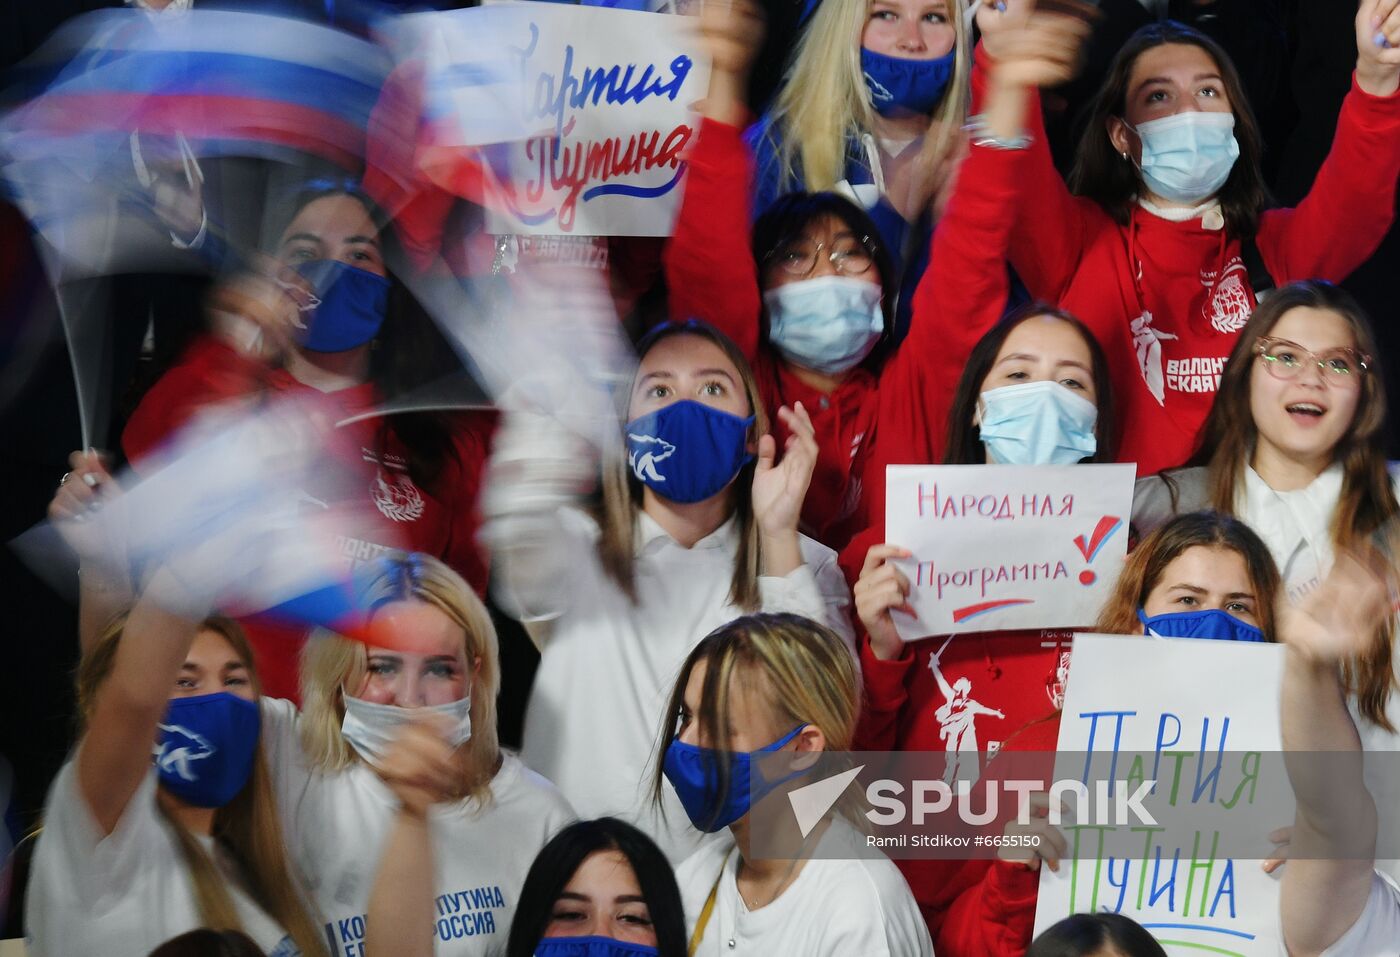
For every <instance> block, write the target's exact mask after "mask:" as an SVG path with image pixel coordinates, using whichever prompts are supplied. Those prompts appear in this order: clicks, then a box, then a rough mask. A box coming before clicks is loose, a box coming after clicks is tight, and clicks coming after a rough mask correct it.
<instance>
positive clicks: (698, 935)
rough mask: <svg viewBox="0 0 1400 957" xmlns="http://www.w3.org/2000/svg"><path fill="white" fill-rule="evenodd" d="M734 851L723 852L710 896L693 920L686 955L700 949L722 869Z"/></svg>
mask: <svg viewBox="0 0 1400 957" xmlns="http://www.w3.org/2000/svg"><path fill="white" fill-rule="evenodd" d="M733 853H734V849H733V848H730V849H729V850H728V851H726V852H725V854H724V860H723V861H721V862H720V865H719V874H718V875H717V876H716V877H715V882H714V883H713V884H712V885H710V896H709V897H706V898H705V906H704V907H702V908H700V919H699V920H697V921H696V922H695V932H694V933H692V934H691V935H690V944H689V945H688V946H687V947H686V949H685V952H686V957H695V952H696V951H697V950H699V949H700V941H702V940H703V939H704V938H705V928H706V927H707V926H709V923H710V916H711V915H712V914H714V912H715V898H716V897H718V896H719V882H720V881H722V880H724V869H725V868H726V867H728V866H729V855H730V854H733Z"/></svg>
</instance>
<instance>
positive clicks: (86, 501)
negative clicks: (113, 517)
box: [49, 450, 126, 569]
mask: <svg viewBox="0 0 1400 957" xmlns="http://www.w3.org/2000/svg"><path fill="white" fill-rule="evenodd" d="M68 466H69V472H68V474H66V475H64V476H63V479H62V481H60V482H59V484H58V490H57V491H55V492H54V496H53V501H51V502H50V503H49V520H50V521H51V522H53V524H54V527H55V528H56V529H57V530H58V533H59V534H60V535H61V536H63V540H64V541H65V542H67V543H68V546H69V547H70V548H72V549H73V551H74V552H75V553H76V554H77V556H78V561H79V562H81V563H82V564H83V565H84V566H86V567H88V568H89V569H91V568H92V567H94V566H97V567H105V568H112V569H124V568H125V564H126V549H125V547H124V544H123V543H122V542H119V541H116V540H115V539H114V537H113V536H112V534H111V530H110V529H108V528H106V526H98V525H96V524H94V523H89V522H87V521H86V519H87V517H88V516H89V515H92V514H93V513H94V512H96V511H97V510H98V509H100V508H102V505H103V503H105V502H110V501H112V500H114V499H115V498H116V497H117V496H118V495H120V494H121V488H120V486H118V485H117V481H116V479H114V478H112V473H110V472H108V471H107V465H106V463H105V462H104V461H103V457H102V454H101V453H99V452H96V451H92V450H88V451H86V452H74V453H73V454H72V455H70V456H68Z"/></svg>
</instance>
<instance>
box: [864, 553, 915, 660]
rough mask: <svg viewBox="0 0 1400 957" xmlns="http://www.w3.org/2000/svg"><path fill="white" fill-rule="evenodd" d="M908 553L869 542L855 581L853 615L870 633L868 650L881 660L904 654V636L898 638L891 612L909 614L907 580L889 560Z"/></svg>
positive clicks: (911, 612)
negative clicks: (868, 547)
mask: <svg viewBox="0 0 1400 957" xmlns="http://www.w3.org/2000/svg"><path fill="white" fill-rule="evenodd" d="M909 554H910V553H909V552H908V551H907V550H905V549H903V548H900V547H899V546H898V545H872V546H871V548H870V551H868V552H866V553H865V565H864V566H862V568H861V570H860V578H859V579H858V580H857V581H856V587H855V589H854V593H855V600H856V614H857V615H858V616H860V622H861V624H862V625H864V626H865V632H866V634H868V635H869V636H870V650H871V651H872V652H874V653H875V657H876V658H879V659H880V660H881V661H891V660H893V659H895V658H898V657H899V656H900V655H902V654H903V653H904V639H903V638H901V637H899V631H898V629H896V628H895V625H894V618H893V617H891V615H890V612H891V611H894V610H898V611H902V612H906V613H907V614H910V615H912V614H914V609H913V608H912V607H911V606H910V605H909V587H910V586H909V579H908V578H907V577H906V576H905V575H904V573H903V572H901V571H900V570H899V569H898V568H896V567H895V566H894V563H893V562H892V561H891V559H894V558H908V557H909Z"/></svg>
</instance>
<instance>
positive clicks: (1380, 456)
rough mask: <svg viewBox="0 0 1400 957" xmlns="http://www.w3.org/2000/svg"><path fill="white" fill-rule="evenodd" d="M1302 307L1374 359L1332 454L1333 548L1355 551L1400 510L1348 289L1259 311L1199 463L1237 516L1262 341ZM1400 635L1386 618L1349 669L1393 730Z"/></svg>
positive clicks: (1218, 498) (1233, 358)
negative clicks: (1390, 706)
mask: <svg viewBox="0 0 1400 957" xmlns="http://www.w3.org/2000/svg"><path fill="white" fill-rule="evenodd" d="M1300 308H1308V309H1325V310H1327V311H1328V312H1332V313H1335V314H1336V315H1338V316H1341V317H1342V319H1344V320H1346V323H1347V325H1348V326H1349V327H1350V328H1351V332H1352V335H1353V336H1354V337H1355V339H1356V349H1357V351H1359V352H1363V353H1366V354H1367V355H1369V356H1370V362H1369V365H1368V367H1367V370H1366V372H1365V373H1364V374H1363V375H1362V377H1361V383H1360V388H1361V395H1360V397H1359V398H1358V400H1357V404H1356V413H1355V415H1354V416H1353V418H1352V420H1351V425H1350V427H1349V428H1348V429H1347V431H1346V432H1345V433H1344V434H1343V435H1342V437H1341V439H1340V440H1339V441H1338V442H1337V446H1336V448H1335V449H1334V450H1333V452H1332V461H1333V462H1340V463H1341V465H1342V494H1341V496H1340V497H1339V498H1338V499H1337V506H1336V510H1335V511H1334V512H1333V513H1332V542H1333V544H1334V545H1335V546H1336V547H1337V548H1338V549H1345V548H1352V547H1355V546H1360V545H1362V544H1364V543H1365V542H1366V541H1367V540H1368V539H1369V538H1370V536H1372V535H1373V534H1375V533H1376V531H1377V530H1379V529H1380V527H1381V526H1382V525H1383V524H1385V523H1386V522H1387V521H1389V520H1390V519H1392V518H1394V517H1395V516H1396V515H1397V514H1400V504H1397V502H1396V499H1395V490H1394V486H1393V485H1392V483H1391V478H1390V472H1389V470H1388V469H1387V468H1386V460H1385V411H1386V398H1385V381H1384V376H1383V374H1382V370H1381V367H1380V359H1379V354H1380V350H1379V348H1378V347H1377V345H1376V337H1375V335H1374V333H1372V332H1371V322H1370V320H1369V319H1368V318H1367V317H1366V312H1365V310H1363V309H1362V308H1361V306H1360V304H1359V303H1357V301H1356V300H1355V299H1353V298H1352V297H1351V295H1350V294H1349V293H1347V292H1346V291H1345V290H1343V289H1341V288H1339V287H1337V286H1334V285H1332V284H1331V283H1328V282H1321V281H1318V280H1307V281H1304V282H1295V283H1289V284H1288V285H1286V286H1283V287H1281V288H1279V289H1276V290H1274V291H1273V292H1272V293H1270V294H1269V296H1268V298H1266V299H1265V300H1264V302H1263V303H1262V304H1261V305H1260V306H1259V307H1258V308H1257V309H1255V310H1254V314H1253V315H1251V316H1250V317H1249V321H1248V322H1247V323H1245V326H1244V328H1243V329H1241V330H1240V334H1239V338H1238V339H1236V340H1235V347H1234V349H1233V350H1231V352H1230V358H1229V359H1228V360H1227V361H1226V363H1225V369H1224V371H1223V372H1222V373H1221V376H1220V388H1219V390H1218V391H1217V392H1216V394H1215V403H1214V404H1213V405H1212V406H1211V409H1210V415H1209V416H1207V418H1206V421H1205V425H1203V426H1202V428H1201V433H1200V437H1199V439H1198V440H1197V452H1196V454H1195V456H1194V457H1193V458H1192V459H1191V464H1192V465H1202V466H1205V468H1206V469H1207V482H1208V489H1209V495H1210V504H1211V507H1212V508H1215V509H1217V510H1218V511H1221V512H1224V513H1226V514H1233V512H1234V510H1235V501H1236V497H1237V495H1238V494H1239V491H1240V489H1242V488H1243V487H1244V475H1245V468H1246V467H1247V466H1248V465H1249V462H1250V457H1251V455H1252V454H1253V451H1254V446H1255V443H1256V442H1257V440H1258V438H1259V429H1258V427H1257V426H1256V425H1255V424H1254V416H1253V415H1252V414H1251V412H1250V401H1249V397H1250V393H1249V386H1250V379H1251V378H1252V376H1253V372H1254V365H1255V360H1256V353H1257V346H1258V343H1259V339H1260V338H1261V337H1264V336H1267V335H1268V334H1269V333H1270V332H1271V331H1272V330H1273V328H1274V326H1276V325H1278V323H1279V321H1280V320H1282V319H1283V317H1284V316H1285V315H1287V314H1288V313H1289V312H1291V311H1293V310H1294V309H1300ZM1166 477H1167V479H1168V481H1169V484H1171V491H1172V493H1173V498H1175V492H1176V489H1175V486H1174V483H1171V476H1170V475H1169V474H1168V475H1167V476H1166ZM1393 637H1394V625H1393V622H1392V621H1391V620H1390V619H1386V622H1385V624H1384V626H1383V627H1382V628H1381V629H1380V630H1379V631H1378V632H1377V635H1376V638H1375V641H1374V642H1373V643H1372V647H1371V649H1370V651H1369V652H1368V653H1367V654H1366V655H1365V656H1364V657H1363V658H1362V659H1361V660H1360V661H1357V662H1355V663H1352V664H1349V665H1348V666H1347V668H1346V669H1345V670H1346V676H1347V686H1348V690H1350V691H1351V692H1352V693H1353V694H1355V695H1356V697H1357V703H1358V705H1359V707H1360V710H1361V713H1362V714H1363V715H1365V716H1366V718H1367V719H1368V720H1370V721H1371V722H1372V723H1374V724H1376V725H1379V726H1380V727H1383V728H1386V729H1387V730H1392V729H1391V725H1390V722H1389V720H1388V719H1387V718H1386V716H1385V701H1386V698H1387V697H1389V695H1390V691H1391V687H1392V685H1393V684H1394V678H1393V676H1392V673H1391V642H1392V639H1393Z"/></svg>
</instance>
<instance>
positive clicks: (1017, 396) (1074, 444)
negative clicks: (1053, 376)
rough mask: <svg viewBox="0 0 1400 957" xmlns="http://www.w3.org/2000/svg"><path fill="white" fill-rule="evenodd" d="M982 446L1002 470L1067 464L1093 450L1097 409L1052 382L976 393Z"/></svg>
mask: <svg viewBox="0 0 1400 957" xmlns="http://www.w3.org/2000/svg"><path fill="white" fill-rule="evenodd" d="M981 411H982V415H981V422H980V423H979V428H980V431H981V436H982V444H983V445H984V446H986V449H987V456H988V461H991V460H995V461H996V462H998V463H1000V464H1002V465H1073V464H1075V463H1076V462H1078V461H1080V460H1081V459H1087V458H1089V457H1090V456H1092V455H1093V454H1094V452H1095V451H1096V450H1097V449H1098V439H1096V438H1095V437H1094V425H1095V423H1097V422H1098V420H1099V410H1098V408H1097V407H1096V406H1095V405H1094V403H1092V402H1090V401H1089V400H1088V399H1085V398H1083V397H1082V396H1079V395H1075V394H1074V393H1073V392H1071V391H1070V390H1069V389H1068V388H1066V387H1065V386H1062V385H1060V384H1059V383H1058V382H1051V381H1050V380H1048V379H1047V380H1044V381H1041V382H1026V383H1022V384H1020V385H1008V386H1003V387H1002V388H999V389H992V390H990V391H987V392H983V393H982V397H981Z"/></svg>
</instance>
